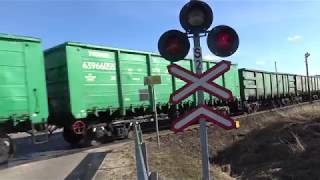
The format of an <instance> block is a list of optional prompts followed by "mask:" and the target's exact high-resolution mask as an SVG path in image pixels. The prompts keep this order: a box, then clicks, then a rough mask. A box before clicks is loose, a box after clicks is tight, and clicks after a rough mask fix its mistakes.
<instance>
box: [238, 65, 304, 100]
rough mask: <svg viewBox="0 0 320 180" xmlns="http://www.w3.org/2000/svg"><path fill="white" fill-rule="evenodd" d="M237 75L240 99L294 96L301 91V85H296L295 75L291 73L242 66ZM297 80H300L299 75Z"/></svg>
mask: <svg viewBox="0 0 320 180" xmlns="http://www.w3.org/2000/svg"><path fill="white" fill-rule="evenodd" d="M239 76H240V77H239V78H240V92H241V100H242V101H247V100H249V99H253V100H263V99H267V98H278V97H279V98H281V97H288V96H295V95H297V93H300V92H301V91H302V90H300V89H301V85H300V84H299V85H298V86H297V85H296V75H293V74H284V73H274V72H266V71H260V70H251V69H245V68H244V69H239ZM298 81H301V78H300V77H299V78H298ZM296 86H297V87H296ZM297 88H298V91H297Z"/></svg>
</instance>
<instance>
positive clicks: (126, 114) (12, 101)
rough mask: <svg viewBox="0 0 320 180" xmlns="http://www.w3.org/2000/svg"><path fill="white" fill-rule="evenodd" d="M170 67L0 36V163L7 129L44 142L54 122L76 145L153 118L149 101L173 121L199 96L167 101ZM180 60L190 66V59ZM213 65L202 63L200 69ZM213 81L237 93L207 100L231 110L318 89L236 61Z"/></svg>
mask: <svg viewBox="0 0 320 180" xmlns="http://www.w3.org/2000/svg"><path fill="white" fill-rule="evenodd" d="M169 64H170V62H169V61H166V60H164V59H163V58H162V57H161V56H160V55H158V54H154V53H148V52H140V51H132V50H126V49H116V48H109V47H104V46H97V45H90V44H83V43H75V42H66V43H64V44H61V45H58V46H56V47H53V48H50V49H48V50H46V51H44V52H43V51H42V47H41V40H40V39H37V38H31V37H22V36H12V35H5V34H1V35H0V146H1V147H0V163H1V162H6V161H7V160H8V158H9V156H10V155H11V154H13V152H14V142H13V141H12V140H11V139H10V137H9V135H8V134H10V133H17V132H27V133H30V134H31V136H32V139H33V142H34V143H42V142H46V141H47V140H48V136H49V135H48V134H50V133H51V132H52V131H53V130H54V129H55V128H53V127H62V128H63V129H64V130H63V136H64V139H65V140H66V141H67V142H69V143H70V144H73V145H76V144H81V143H82V142H83V141H86V140H87V139H90V138H95V139H98V140H101V141H102V140H104V139H108V138H126V137H128V135H129V133H130V129H131V125H132V123H134V122H136V121H140V122H143V123H144V124H148V123H152V120H153V116H152V115H153V114H152V108H151V104H152V103H153V101H154V100H153V99H155V101H156V105H157V106H156V108H157V111H158V113H159V119H160V120H163V121H162V122H163V123H170V120H171V119H173V118H176V117H177V116H179V114H182V113H184V112H185V111H188V110H190V109H192V108H193V107H194V106H195V100H196V99H195V96H191V97H189V98H188V99H186V100H185V101H183V102H182V103H181V104H179V105H172V104H169V102H168V100H169V96H170V94H171V93H172V92H173V91H175V90H176V89H178V88H180V87H182V86H183V85H184V82H183V81H181V80H179V79H176V78H173V77H172V76H171V75H170V74H169V73H168V71H167V66H168V65H169ZM177 64H178V65H180V66H183V67H184V68H186V69H189V70H193V62H192V60H191V59H185V60H182V61H179V62H177ZM214 65H215V62H212V61H206V60H204V67H205V68H204V70H206V69H208V68H210V67H212V66H214ZM151 75H160V76H161V79H162V83H161V84H159V85H156V86H155V92H156V93H155V94H152V91H151V88H150V87H148V86H145V85H144V77H146V76H151ZM215 82H216V83H217V84H219V85H221V86H224V87H226V88H228V89H230V90H231V91H232V93H233V96H234V97H235V98H234V100H233V101H228V102H225V101H221V100H219V99H216V98H215V97H212V96H210V95H208V94H207V95H206V96H205V102H206V104H208V105H209V106H211V107H212V108H218V109H219V108H220V109H223V110H225V111H226V113H229V114H231V115H236V114H239V113H243V112H247V113H252V112H255V111H258V110H259V109H267V108H276V107H279V106H284V105H288V104H291V103H299V102H302V101H306V100H308V97H309V96H308V88H307V87H308V82H309V83H310V89H311V93H312V97H313V98H314V99H318V95H319V91H320V78H319V77H309V79H308V78H306V77H305V76H300V75H295V74H283V73H273V72H266V71H257V70H248V69H238V66H237V64H232V66H231V68H230V70H229V71H228V72H227V73H225V74H224V75H223V76H222V77H220V78H218V79H216V80H215ZM151 97H155V98H151Z"/></svg>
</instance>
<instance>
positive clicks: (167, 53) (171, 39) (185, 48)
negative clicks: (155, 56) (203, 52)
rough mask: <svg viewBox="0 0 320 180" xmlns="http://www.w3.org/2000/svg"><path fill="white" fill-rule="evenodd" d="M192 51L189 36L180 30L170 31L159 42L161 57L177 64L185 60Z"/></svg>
mask: <svg viewBox="0 0 320 180" xmlns="http://www.w3.org/2000/svg"><path fill="white" fill-rule="evenodd" d="M189 49H190V42H189V39H188V36H187V35H186V34H184V33H182V32H180V31H178V30H169V31H167V32H165V33H164V34H162V35H161V37H160V39H159V41H158V50H159V52H160V55H161V56H162V57H163V58H165V59H166V60H169V61H172V62H176V61H179V60H182V59H184V58H185V57H186V56H187V54H188V52H189Z"/></svg>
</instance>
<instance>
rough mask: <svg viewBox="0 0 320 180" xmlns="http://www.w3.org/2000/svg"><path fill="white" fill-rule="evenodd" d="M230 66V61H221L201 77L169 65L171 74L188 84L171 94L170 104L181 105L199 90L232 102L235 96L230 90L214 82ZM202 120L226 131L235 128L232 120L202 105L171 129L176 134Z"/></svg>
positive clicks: (178, 120)
mask: <svg viewBox="0 0 320 180" xmlns="http://www.w3.org/2000/svg"><path fill="white" fill-rule="evenodd" d="M230 65H231V62H229V61H221V62H219V63H217V64H216V65H215V66H213V67H212V68H210V69H208V70H207V71H206V72H205V73H203V74H201V75H197V74H195V73H193V72H191V71H189V70H187V69H185V68H183V67H181V66H178V65H176V64H171V65H169V66H168V71H169V73H170V74H171V75H173V76H175V77H177V78H179V79H181V80H183V81H185V82H186V85H184V86H183V87H181V88H180V89H178V90H177V91H175V92H174V93H173V94H171V96H170V102H171V103H173V104H177V103H180V102H181V101H182V100H183V99H185V98H187V97H188V96H190V95H192V94H194V93H195V92H196V91H197V90H203V91H205V92H207V93H209V94H212V95H214V96H217V97H219V98H221V99H224V100H232V99H233V96H232V92H231V91H230V90H228V89H226V88H224V87H222V86H220V85H218V84H216V83H214V82H213V80H215V79H217V78H218V77H220V76H221V75H223V74H224V73H225V72H227V71H228V70H229V69H230ZM201 118H205V119H206V120H207V121H209V122H212V123H214V124H217V125H219V126H220V127H222V128H224V129H232V128H234V127H235V123H234V120H233V119H232V118H230V117H228V116H225V115H223V114H221V113H220V112H218V111H215V110H213V109H210V108H209V107H208V106H206V105H201V106H200V107H198V108H196V109H194V110H193V111H191V112H188V113H187V114H185V115H183V116H181V117H179V118H178V119H177V120H176V121H174V123H173V124H172V127H171V129H172V130H173V131H175V132H178V131H182V130H183V129H185V128H186V127H188V126H189V125H191V124H194V123H195V122H197V121H198V120H199V119H201Z"/></svg>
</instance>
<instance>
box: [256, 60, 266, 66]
mask: <svg viewBox="0 0 320 180" xmlns="http://www.w3.org/2000/svg"><path fill="white" fill-rule="evenodd" d="M265 64H266V62H265V61H261V60H258V61H256V65H265Z"/></svg>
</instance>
